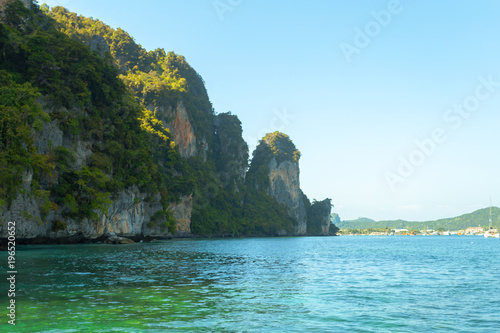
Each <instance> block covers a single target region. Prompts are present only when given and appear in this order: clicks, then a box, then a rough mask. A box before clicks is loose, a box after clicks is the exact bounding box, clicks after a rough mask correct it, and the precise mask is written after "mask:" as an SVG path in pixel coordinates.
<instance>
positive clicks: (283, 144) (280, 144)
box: [260, 131, 300, 163]
mask: <svg viewBox="0 0 500 333" xmlns="http://www.w3.org/2000/svg"><path fill="white" fill-rule="evenodd" d="M260 144H267V145H268V146H269V148H270V149H271V151H272V153H273V154H274V155H275V156H276V157H277V159H278V162H282V161H286V160H289V161H290V160H291V161H293V162H295V163H297V162H298V161H299V159H300V151H299V150H298V149H297V148H296V147H295V145H294V143H293V142H292V140H290V138H289V137H288V135H286V134H284V133H281V132H278V131H276V132H273V133H268V134H266V136H264V138H262V140H261V141H260Z"/></svg>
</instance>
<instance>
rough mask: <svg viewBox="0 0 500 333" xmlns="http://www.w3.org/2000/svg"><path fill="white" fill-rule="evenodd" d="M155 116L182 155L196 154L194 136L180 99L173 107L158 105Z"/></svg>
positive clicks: (185, 156)
mask: <svg viewBox="0 0 500 333" xmlns="http://www.w3.org/2000/svg"><path fill="white" fill-rule="evenodd" d="M158 110H159V112H157V117H158V118H159V119H160V120H161V121H162V123H163V124H164V126H166V128H168V129H169V131H170V133H171V134H172V136H173V139H174V142H175V144H176V145H177V147H179V153H180V154H181V156H182V157H184V158H188V157H191V156H194V155H196V153H197V147H196V136H195V134H194V130H193V127H192V125H191V122H190V121H189V116H188V113H187V111H186V108H185V107H184V104H183V103H182V101H180V102H178V103H177V106H176V107H175V108H173V107H170V106H169V107H163V106H162V107H159V108H158Z"/></svg>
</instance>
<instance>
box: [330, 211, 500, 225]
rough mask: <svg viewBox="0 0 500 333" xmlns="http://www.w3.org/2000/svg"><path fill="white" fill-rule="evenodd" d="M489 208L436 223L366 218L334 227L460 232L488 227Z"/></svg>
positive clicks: (498, 217)
mask: <svg viewBox="0 0 500 333" xmlns="http://www.w3.org/2000/svg"><path fill="white" fill-rule="evenodd" d="M489 214H490V208H489V207H488V208H483V209H479V210H476V211H474V212H472V213H468V214H464V215H460V216H457V217H452V218H446V219H439V220H436V221H423V222H417V221H405V220H391V221H374V220H372V219H369V218H366V217H360V218H358V219H356V220H347V221H340V222H337V223H336V225H337V227H339V228H341V229H342V228H343V229H369V228H374V229H378V228H382V229H383V228H391V229H403V228H405V229H410V230H411V229H423V228H426V229H433V230H437V229H444V230H461V229H466V228H468V227H477V226H483V227H488V226H489ZM492 216H493V218H492V220H493V223H492V224H493V226H495V227H499V226H500V208H498V207H492Z"/></svg>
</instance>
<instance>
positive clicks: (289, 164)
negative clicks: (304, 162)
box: [268, 157, 307, 235]
mask: <svg viewBox="0 0 500 333" xmlns="http://www.w3.org/2000/svg"><path fill="white" fill-rule="evenodd" d="M269 182H270V188H269V190H268V194H269V195H271V196H272V197H273V198H275V199H276V200H277V201H278V202H279V203H281V204H284V205H285V206H287V207H288V212H289V214H290V215H291V216H293V217H294V218H295V219H296V220H297V223H296V225H294V229H295V234H296V235H305V234H306V228H307V217H306V210H305V207H304V202H303V200H302V197H301V195H300V192H301V191H300V180H299V164H298V162H293V161H290V160H286V161H283V162H281V163H278V161H277V159H276V157H273V158H272V159H271V161H270V162H269Z"/></svg>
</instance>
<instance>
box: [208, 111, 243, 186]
mask: <svg viewBox="0 0 500 333" xmlns="http://www.w3.org/2000/svg"><path fill="white" fill-rule="evenodd" d="M214 127H215V138H216V139H215V142H216V146H215V150H216V152H215V155H216V157H217V158H216V161H215V162H216V166H217V171H218V173H219V176H220V179H221V183H222V185H223V186H230V187H231V188H233V189H234V191H236V192H239V191H240V190H241V189H242V186H243V183H244V181H245V175H246V170H247V167H248V145H247V143H246V142H245V140H243V137H242V134H243V130H242V128H241V122H240V120H239V119H238V117H237V116H235V115H232V114H231V113H230V112H228V113H221V114H218V115H217V116H216V117H215V120H214Z"/></svg>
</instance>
